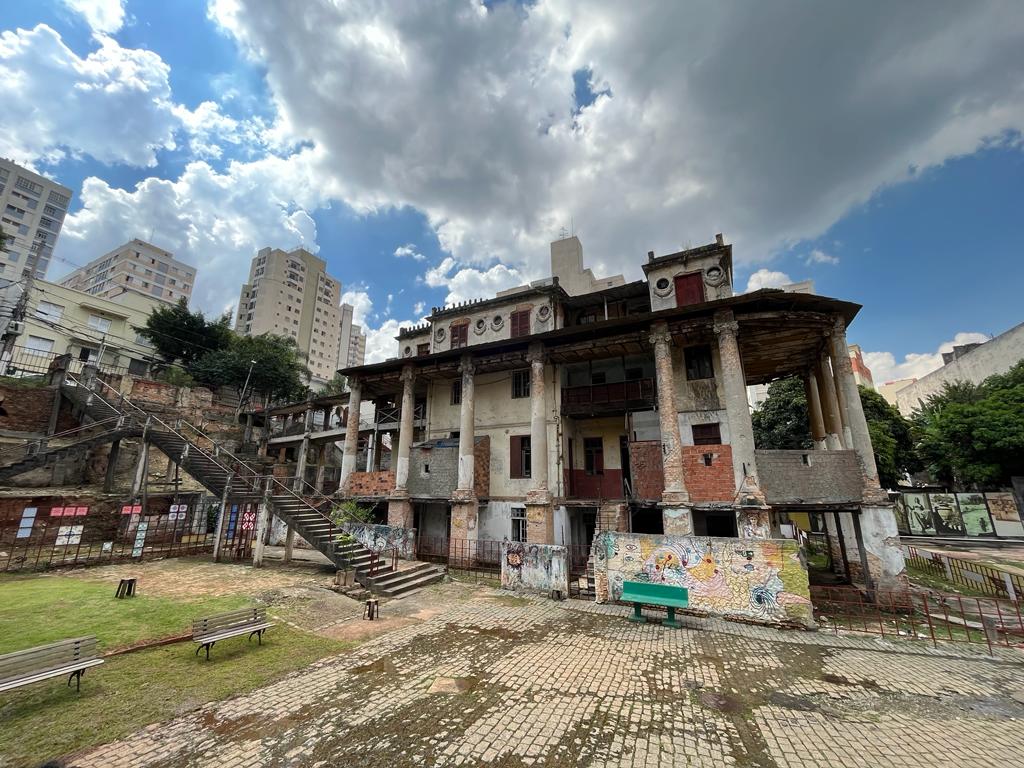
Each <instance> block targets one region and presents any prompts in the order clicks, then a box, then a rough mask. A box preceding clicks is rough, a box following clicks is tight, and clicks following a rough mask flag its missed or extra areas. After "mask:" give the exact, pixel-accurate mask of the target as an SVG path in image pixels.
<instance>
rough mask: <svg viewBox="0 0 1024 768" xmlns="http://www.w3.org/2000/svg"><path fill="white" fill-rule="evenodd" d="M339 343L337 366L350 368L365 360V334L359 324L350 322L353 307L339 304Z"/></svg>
mask: <svg viewBox="0 0 1024 768" xmlns="http://www.w3.org/2000/svg"><path fill="white" fill-rule="evenodd" d="M340 309H341V344H340V345H339V348H338V368H351V367H352V366H356V365H362V364H363V363H365V362H366V334H365V333H363V329H362V327H361V326H358V325H355V324H354V323H353V322H352V319H353V316H354V313H355V307H353V306H352V305H351V304H342V305H341V308H340Z"/></svg>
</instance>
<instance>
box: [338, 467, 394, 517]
mask: <svg viewBox="0 0 1024 768" xmlns="http://www.w3.org/2000/svg"><path fill="white" fill-rule="evenodd" d="M394 487H395V473H394V472H393V471H392V470H390V469H388V470H383V471H381V472H353V473H352V474H351V476H350V477H349V481H348V495H350V496H388V495H389V494H390V493H391V491H392V490H393V489H394ZM389 525H390V523H389Z"/></svg>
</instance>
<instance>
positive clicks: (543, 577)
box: [501, 541, 569, 596]
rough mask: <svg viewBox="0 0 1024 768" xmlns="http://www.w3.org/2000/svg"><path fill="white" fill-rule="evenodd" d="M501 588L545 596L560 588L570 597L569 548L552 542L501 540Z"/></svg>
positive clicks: (563, 593) (564, 594)
mask: <svg viewBox="0 0 1024 768" xmlns="http://www.w3.org/2000/svg"><path fill="white" fill-rule="evenodd" d="M501 587H502V589H513V590H516V591H520V592H524V591H525V592H539V593H540V594H543V595H548V594H550V593H551V591H552V590H556V589H557V590H559V591H560V592H561V593H562V595H563V596H568V594H569V557H568V550H566V548H565V547H558V546H553V545H551V544H525V543H522V542H518V541H504V542H502V544H501Z"/></svg>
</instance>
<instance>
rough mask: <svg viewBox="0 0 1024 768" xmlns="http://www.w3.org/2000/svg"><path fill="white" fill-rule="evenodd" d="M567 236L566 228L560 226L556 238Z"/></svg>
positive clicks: (562, 238)
mask: <svg viewBox="0 0 1024 768" xmlns="http://www.w3.org/2000/svg"><path fill="white" fill-rule="evenodd" d="M568 236H569V232H568V231H567V230H566V228H565V227H562V228H561V229H559V230H558V239H559V240H565V238H567V237H568Z"/></svg>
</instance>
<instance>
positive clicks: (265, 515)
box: [252, 479, 271, 568]
mask: <svg viewBox="0 0 1024 768" xmlns="http://www.w3.org/2000/svg"><path fill="white" fill-rule="evenodd" d="M270 511H271V508H270V480H269V479H268V480H267V484H266V486H265V487H264V489H263V497H262V498H261V499H260V505H259V510H258V511H257V512H256V534H255V536H253V540H252V564H253V567H254V568H260V567H262V565H263V550H264V548H265V547H266V545H267V528H268V527H270Z"/></svg>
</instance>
